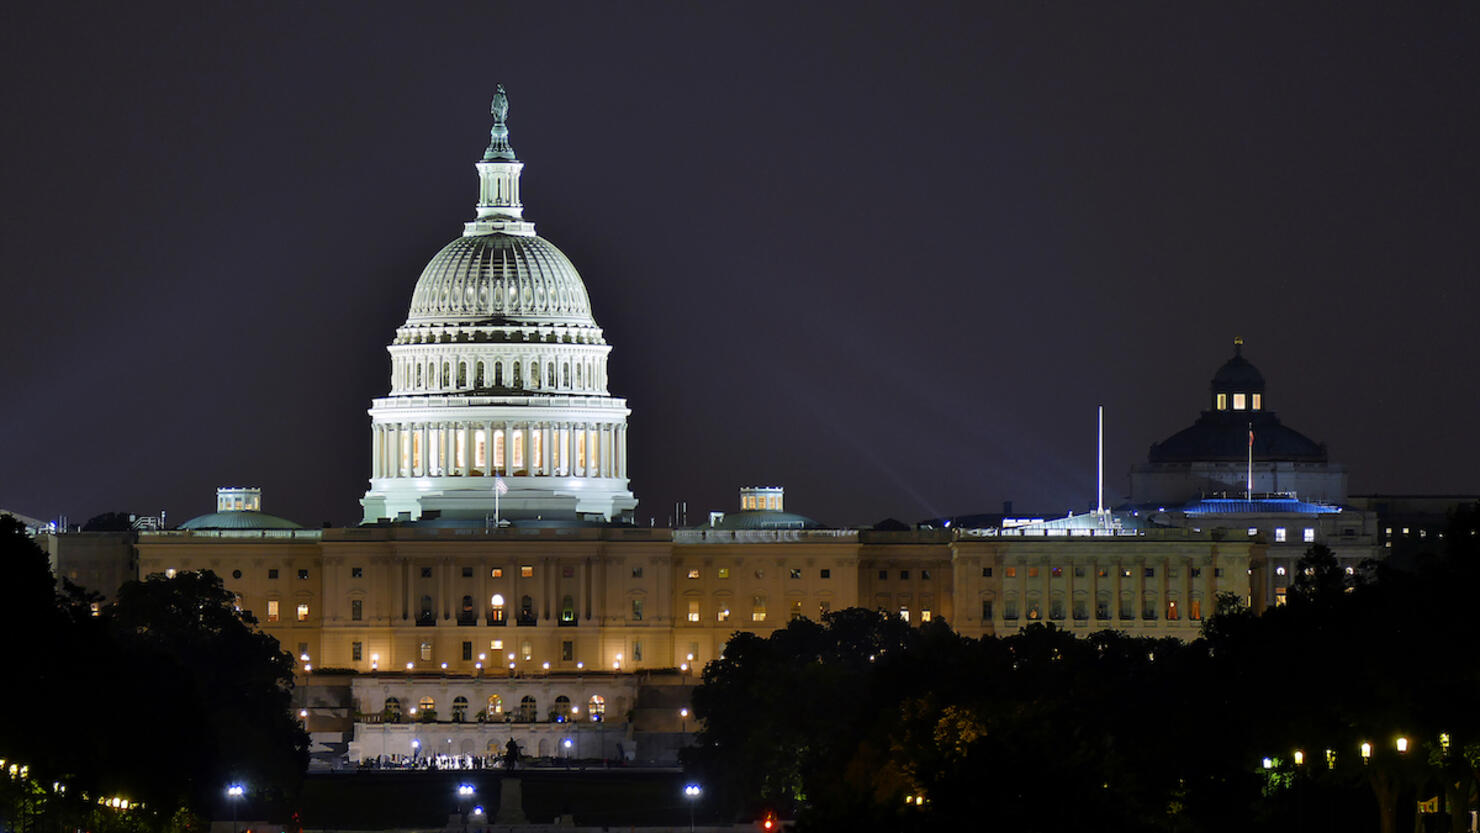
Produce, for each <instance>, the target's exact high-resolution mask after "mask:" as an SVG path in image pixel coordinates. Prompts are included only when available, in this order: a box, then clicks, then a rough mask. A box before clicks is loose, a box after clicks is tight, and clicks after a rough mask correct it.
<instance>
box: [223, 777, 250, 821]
mask: <svg viewBox="0 0 1480 833" xmlns="http://www.w3.org/2000/svg"><path fill="white" fill-rule="evenodd" d="M245 792H246V790H245V789H243V788H242V785H241V784H232V785H230V786H228V787H227V788H226V800H227V801H228V802H230V803H231V833H238V831H237V823H236V805H237V803H238V802H239V801H241V798H242V795H243V794H244V793H245Z"/></svg>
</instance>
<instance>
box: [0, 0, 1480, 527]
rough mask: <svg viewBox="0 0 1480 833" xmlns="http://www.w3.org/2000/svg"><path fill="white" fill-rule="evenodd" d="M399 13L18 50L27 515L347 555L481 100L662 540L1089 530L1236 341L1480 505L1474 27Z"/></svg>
mask: <svg viewBox="0 0 1480 833" xmlns="http://www.w3.org/2000/svg"><path fill="white" fill-rule="evenodd" d="M414 5H416V4H409V3H397V4H386V5H384V6H377V5H376V4H371V3H354V4H351V3H342V4H327V3H326V4H318V3H306V4H294V5H291V6H290V5H287V4H270V5H266V6H259V4H246V3H239V4H230V5H227V4H220V5H219V7H218V4H214V3H208V4H200V7H197V4H185V3H181V4H174V5H172V6H152V5H149V4H144V5H135V4H128V3H109V4H101V3H99V4H67V3H11V4H7V5H6V8H5V10H4V11H3V12H0V69H3V72H0V85H3V106H4V115H3V118H0V142H3V159H4V163H3V166H0V194H3V195H4V211H5V217H4V223H3V226H0V275H3V278H0V281H3V289H4V294H3V298H4V303H5V305H6V313H5V317H4V322H5V323H4V327H3V330H0V362H3V370H4V376H5V380H6V388H7V391H8V392H7V394H6V395H5V398H4V406H3V408H0V461H3V462H0V507H3V508H5V509H10V510H13V511H17V512H21V513H24V514H27V515H32V516H36V517H41V518H55V517H57V516H59V515H61V514H66V515H68V516H69V518H70V520H71V521H72V522H74V523H80V522H81V521H83V520H85V519H86V518H87V517H89V516H91V515H93V514H97V513H99V512H104V511H112V510H120V511H129V512H137V513H152V512H157V511H158V510H160V509H165V510H168V512H169V514H170V518H171V521H172V522H180V521H183V520H185V519H186V518H188V517H191V516H193V515H197V514H200V513H203V512H209V511H212V510H213V509H214V491H213V490H214V489H215V487H216V486H218V485H228V484H234V485H255V486H261V487H262V489H263V495H264V497H263V504H264V506H263V508H264V509H265V510H266V511H268V512H271V513H273V514H279V515H283V516H285V517H288V518H292V519H293V520H296V521H298V522H300V523H303V524H305V525H309V526H317V525H318V524H319V523H320V522H322V521H325V520H327V521H332V522H334V523H335V524H348V523H355V522H358V520H359V518H360V509H359V505H358V502H357V501H358V499H359V497H360V496H361V495H362V494H363V493H364V490H365V487H366V478H367V477H368V473H369V453H370V442H369V419H368V417H367V415H366V413H365V412H366V409H367V408H368V407H369V404H370V400H371V398H372V397H375V396H381V395H384V394H385V393H386V391H387V390H388V387H389V361H388V356H387V354H386V351H385V345H386V344H387V343H388V342H389V341H390V339H391V338H392V336H393V334H394V330H395V328H396V326H397V325H399V324H400V323H401V322H402V321H403V320H404V319H405V315H406V310H407V308H408V306H409V303H410V298H411V291H412V288H413V286H414V285H415V283H416V279H417V277H418V275H419V274H420V272H421V268H422V267H423V266H424V265H425V263H426V261H427V260H428V259H430V258H431V256H432V255H433V254H435V253H436V252H437V251H438V249H440V248H441V247H442V246H443V245H444V244H445V243H447V242H448V241H450V240H452V239H453V238H455V237H457V236H458V235H460V234H461V231H462V223H463V222H464V221H466V220H468V219H470V218H471V217H472V215H473V203H474V201H475V198H476V188H477V178H476V175H475V172H474V169H473V163H474V162H475V161H476V160H477V159H478V158H479V157H480V156H481V153H482V151H483V148H484V146H485V145H486V143H487V138H488V128H489V125H490V123H491V118H490V116H489V114H488V105H489V99H490V98H491V96H492V94H493V91H494V85H495V84H496V83H498V82H502V83H503V84H504V85H505V86H506V87H507V89H508V92H509V99H510V115H509V127H510V133H511V140H512V144H513V146H514V148H515V150H516V151H517V152H518V153H519V156H520V158H521V160H523V161H524V162H525V163H526V168H525V173H524V178H523V196H524V202H525V215H526V217H528V218H529V219H531V220H533V221H534V222H535V223H536V224H537V228H538V231H539V233H540V234H541V235H542V236H544V237H545V238H547V239H549V240H550V241H551V242H553V243H554V244H555V245H556V246H558V247H560V248H561V249H562V250H563V251H564V252H565V253H566V254H567V255H568V256H569V257H570V259H571V260H572V262H573V263H574V264H575V265H576V267H577V268H578V269H579V270H580V272H581V275H582V277H583V278H584V280H585V282H586V286H587V288H588V290H589V292H590V295H591V301H592V305H593V308H594V310H595V313H596V319H597V322H598V323H599V324H600V325H601V326H602V327H603V328H604V329H605V332H606V337H607V340H608V341H609V342H610V343H611V344H612V345H613V352H612V362H611V373H610V381H611V389H612V392H613V393H614V394H615V395H618V396H625V397H626V398H627V400H628V404H629V405H630V406H631V408H632V411H633V414H632V417H631V420H630V424H631V427H632V428H631V441H630V448H631V451H632V465H631V471H632V475H633V477H632V488H633V491H634V492H635V493H636V495H637V497H638V498H639V500H640V501H641V503H640V504H639V506H638V510H637V514H638V516H639V517H640V518H641V522H642V523H643V524H646V523H647V522H648V518H649V517H654V518H656V521H657V523H658V524H659V525H662V524H664V523H665V522H666V521H667V519H668V515H669V513H670V511H671V506H672V504H673V502H674V501H675V500H679V499H686V500H687V501H688V507H689V518H690V521H691V522H697V521H699V520H701V519H702V518H703V517H704V514H705V513H706V512H707V511H708V510H711V509H725V510H732V509H735V508H737V507H738V498H737V497H736V488H737V487H738V486H741V485H762V484H764V485H772V484H776V485H784V486H785V487H786V489H787V508H788V509H791V510H793V511H798V512H802V513H805V514H808V515H811V516H813V517H816V518H818V519H820V520H822V521H824V522H827V523H829V524H834V525H855V524H871V523H873V522H875V521H878V520H880V519H882V518H884V517H888V516H894V517H898V518H902V519H905V520H917V519H920V518H925V517H930V516H933V515H937V514H946V513H964V512H973V511H996V510H998V509H1000V506H1001V502H1002V501H1003V500H1009V499H1010V500H1012V501H1014V504H1015V508H1016V509H1017V510H1019V511H1037V512H1049V511H1063V510H1067V509H1076V510H1079V509H1083V508H1085V507H1087V506H1091V505H1092V504H1093V502H1094V487H1095V406H1096V405H1097V404H1100V403H1103V404H1104V406H1105V412H1106V428H1105V433H1106V445H1107V449H1106V471H1107V492H1108V494H1109V496H1111V497H1112V498H1114V497H1116V496H1119V495H1123V494H1124V493H1125V492H1126V491H1127V490H1128V480H1127V478H1126V476H1125V475H1126V472H1127V471H1128V469H1129V467H1130V465H1131V464H1132V463H1134V462H1137V461H1143V460H1144V459H1145V456H1146V451H1147V448H1148V446H1149V445H1150V444H1151V443H1152V442H1154V441H1157V440H1160V439H1163V438H1165V437H1166V436H1168V435H1170V434H1171V433H1173V432H1175V431H1176V430H1178V429H1180V428H1182V427H1184V426H1186V425H1188V424H1190V423H1191V422H1192V421H1193V420H1194V419H1195V418H1196V416H1197V414H1198V412H1199V410H1200V409H1201V408H1203V407H1205V406H1206V398H1207V383H1208V380H1209V378H1210V377H1211V376H1212V374H1213V372H1214V371H1215V370H1216V369H1217V367H1218V366H1219V365H1220V364H1221V363H1222V362H1223V361H1224V360H1225V359H1226V358H1228V356H1229V355H1231V353H1232V340H1233V338H1234V337H1235V336H1243V337H1244V339H1245V340H1246V347H1245V355H1246V356H1247V357H1248V358H1249V359H1250V360H1251V361H1253V362H1254V363H1255V364H1256V365H1257V366H1258V367H1259V368H1260V369H1261V370H1262V371H1263V373H1264V375H1265V378H1266V379H1267V381H1268V393H1267V396H1266V403H1267V404H1268V405H1269V406H1270V407H1271V408H1273V409H1274V410H1275V411H1277V412H1278V413H1279V415H1280V416H1281V418H1282V419H1283V420H1284V421H1285V423H1286V424H1287V425H1290V426H1291V427H1293V428H1296V429H1297V430H1300V431H1302V432H1304V433H1306V434H1308V435H1310V436H1311V437H1312V438H1314V439H1316V440H1319V441H1324V442H1326V443H1327V444H1328V446H1329V449H1330V453H1331V458H1332V459H1333V460H1334V461H1337V462H1341V463H1344V464H1346V465H1347V466H1348V467H1349V470H1350V472H1351V483H1350V485H1351V491H1352V492H1353V493H1370V492H1394V493H1470V494H1474V493H1476V492H1480V442H1477V440H1476V424H1477V421H1480V387H1477V384H1476V375H1477V374H1476V356H1477V355H1480V347H1477V339H1476V335H1475V322H1476V314H1477V310H1480V289H1477V285H1476V284H1477V280H1476V279H1477V277H1480V274H1477V273H1480V256H1477V255H1480V242H1477V241H1480V169H1477V162H1476V159H1477V155H1480V6H1477V5H1476V4H1475V3H1455V4H1449V5H1445V4H1406V3H1404V4H1399V3H1383V4H1370V5H1368V4H1352V3H1340V4H1332V5H1330V6H1329V7H1326V8H1324V9H1322V8H1318V7H1316V6H1315V5H1314V4H1291V3H1285V2H1278V3H1267V4H1254V3H1235V4H1210V3H1155V4H1119V3H1115V4H1111V3H1082V4H1056V3H1037V2H1034V3H1011V4H1008V3H976V2H973V3H962V4H959V5H957V4H945V3H925V4H906V3H891V4H864V3H857V2H847V3H835V4H821V3H801V4H797V3H790V2H787V3H775V4H768V3H758V2H746V3H734V4H711V3H667V4H657V3H641V4H632V3H606V2H603V3H596V4H592V5H574V4H553V3H523V4H499V3H468V4H464V5H454V4H428V5H430V6H431V8H429V9H428V10H425V11H420V10H413V6H414Z"/></svg>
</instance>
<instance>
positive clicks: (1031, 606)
mask: <svg viewBox="0 0 1480 833" xmlns="http://www.w3.org/2000/svg"><path fill="white" fill-rule="evenodd" d="M1042 618H1043V610H1042V609H1040V608H1039V606H1038V600H1037V599H1029V600H1028V619H1030V620H1032V621H1035V622H1036V621H1037V620H1039V619H1042Z"/></svg>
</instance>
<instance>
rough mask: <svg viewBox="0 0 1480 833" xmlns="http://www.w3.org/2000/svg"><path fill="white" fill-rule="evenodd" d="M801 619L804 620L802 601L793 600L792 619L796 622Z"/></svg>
mask: <svg viewBox="0 0 1480 833" xmlns="http://www.w3.org/2000/svg"><path fill="white" fill-rule="evenodd" d="M800 618H802V602H801V600H800V599H792V601H791V616H790V619H791V621H793V622H795V621H796V620H798V619H800Z"/></svg>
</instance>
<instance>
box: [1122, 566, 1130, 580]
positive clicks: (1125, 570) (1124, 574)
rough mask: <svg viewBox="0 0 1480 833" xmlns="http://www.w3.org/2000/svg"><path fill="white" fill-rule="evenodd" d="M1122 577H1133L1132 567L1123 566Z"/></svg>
mask: <svg viewBox="0 0 1480 833" xmlns="http://www.w3.org/2000/svg"><path fill="white" fill-rule="evenodd" d="M1120 577H1121V578H1130V577H1131V571H1130V569H1129V568H1122V569H1121V571H1120Z"/></svg>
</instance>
